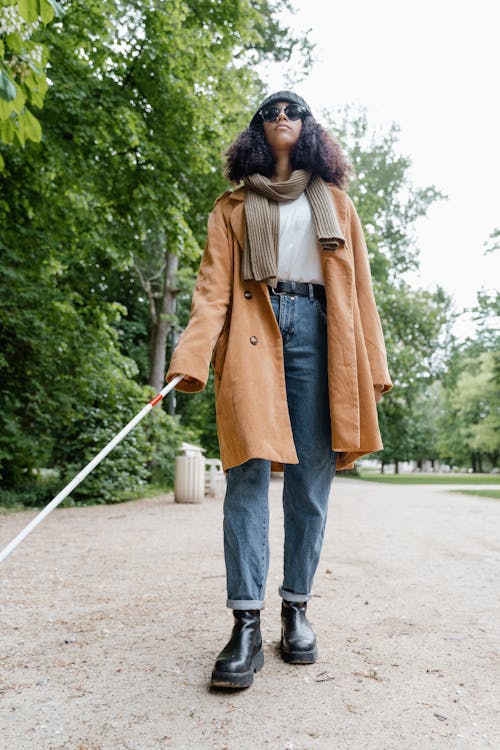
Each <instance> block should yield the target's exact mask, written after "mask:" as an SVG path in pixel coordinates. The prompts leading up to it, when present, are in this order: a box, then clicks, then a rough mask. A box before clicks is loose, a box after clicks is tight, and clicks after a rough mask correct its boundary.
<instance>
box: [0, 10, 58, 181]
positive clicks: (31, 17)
mask: <svg viewBox="0 0 500 750" xmlns="http://www.w3.org/2000/svg"><path fill="white" fill-rule="evenodd" d="M0 10H1V14H2V16H1V20H0V143H2V142H3V143H6V144H15V145H17V146H24V145H25V144H26V142H27V141H35V142H40V140H41V137H42V129H41V126H40V122H39V120H38V118H37V116H36V115H35V114H34V112H33V111H32V110H33V109H40V108H41V107H42V106H43V102H44V98H45V94H46V93H47V89H48V83H47V76H46V68H47V62H48V55H47V48H46V47H45V45H43V44H42V43H41V42H40V41H39V39H38V34H37V31H38V29H39V27H40V25H41V24H42V25H44V24H48V23H50V22H51V21H52V20H53V18H54V16H55V15H57V16H61V15H62V7H61V5H60V4H59V3H58V2H56V0H18V2H15V0H0ZM0 158H1V157H0ZM3 166H4V162H3V159H1V161H0V171H1V170H2V169H3Z"/></svg>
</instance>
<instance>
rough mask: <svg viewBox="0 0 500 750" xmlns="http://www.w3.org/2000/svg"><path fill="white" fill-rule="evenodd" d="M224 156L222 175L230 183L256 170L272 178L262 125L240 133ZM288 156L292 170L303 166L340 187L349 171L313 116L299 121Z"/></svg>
mask: <svg viewBox="0 0 500 750" xmlns="http://www.w3.org/2000/svg"><path fill="white" fill-rule="evenodd" d="M225 157H226V164H225V170H224V174H225V176H226V177H227V178H228V179H229V180H230V181H231V182H232V183H239V182H241V180H243V179H244V178H245V177H248V176H249V175H251V174H254V173H256V172H258V173H259V174H262V175H264V177H272V175H273V173H274V158H273V155H272V153H271V149H270V147H269V145H268V143H267V141H266V138H265V135H264V128H263V127H262V124H259V125H258V126H257V127H253V126H250V127H248V128H246V130H244V131H243V132H242V133H240V135H239V136H238V138H236V140H235V141H234V142H233V143H232V144H231V145H230V146H229V148H228V150H227V151H226V153H225ZM290 158H291V163H292V167H293V169H305V170H306V171H308V172H312V174H313V175H318V176H319V177H322V178H323V179H324V180H326V182H331V183H333V184H334V185H337V187H340V188H344V187H346V185H347V183H348V182H349V177H350V175H351V173H352V167H351V165H350V164H349V162H348V161H347V158H346V157H345V156H344V154H343V153H342V150H341V148H340V145H339V144H338V142H337V141H336V140H335V138H333V136H331V135H330V133H328V131H327V130H325V128H323V127H322V125H320V124H319V123H318V122H316V120H315V119H314V118H313V117H306V118H305V119H304V120H303V121H302V130H301V133H300V137H299V140H298V142H297V144H296V146H295V147H294V149H293V151H292V153H291V154H290Z"/></svg>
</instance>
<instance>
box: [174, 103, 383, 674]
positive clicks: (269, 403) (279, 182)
mask: <svg viewBox="0 0 500 750" xmlns="http://www.w3.org/2000/svg"><path fill="white" fill-rule="evenodd" d="M226 156H227V165H226V173H227V176H228V178H229V179H230V181H231V182H232V183H233V184H238V183H240V182H241V181H243V185H242V186H240V187H237V188H236V189H235V190H234V191H227V192H226V193H224V195H222V196H221V197H220V198H219V199H218V200H217V201H216V203H215V207H214V210H213V211H212V213H211V214H210V218H209V222H208V238H207V244H206V247H205V252H204V254H203V258H202V261H201V265H200V270H199V273H198V279H197V283H196V288H195V291H194V294H193V302H192V309H191V316H190V319H189V324H188V326H187V328H186V330H185V331H184V333H183V334H182V336H181V337H180V340H179V345H178V346H177V348H176V350H175V352H174V354H173V357H172V361H171V363H170V368H169V370H168V373H167V380H171V379H172V378H173V377H174V376H175V375H177V374H184V375H185V377H184V379H183V380H182V381H181V382H180V383H179V385H178V386H177V388H178V390H181V391H186V392H195V391H200V390H202V389H203V388H204V387H205V385H206V382H207V378H208V369H209V363H210V361H211V362H212V365H213V369H214V372H215V391H216V410H217V428H218V436H219V444H220V453H221V459H222V463H223V466H224V470H225V471H226V472H227V491H226V496H225V500H224V556H225V563H226V575H227V606H228V607H230V608H231V609H233V611H234V627H233V630H232V634H231V637H230V640H229V642H228V643H227V645H226V646H225V648H224V649H223V650H222V651H221V652H220V654H219V656H218V657H217V660H216V663H215V667H214V670H213V672H212V680H211V684H212V685H214V686H222V687H228V688H242V687H248V686H249V685H251V684H252V683H253V679H254V672H256V671H257V670H259V669H261V668H262V666H263V663H264V654H263V650H262V638H261V633H260V610H261V609H262V608H263V607H264V594H265V587H266V579H267V574H268V565H269V541H268V518H269V509H268V490H269V480H270V472H271V466H272V468H273V469H276V468H278V465H279V468H284V486H283V509H284V518H285V522H284V523H285V541H284V562H283V565H284V570H283V582H282V585H281V586H280V588H279V594H280V596H281V598H282V614H281V633H282V637H281V654H282V657H283V659H284V660H285V661H286V662H289V663H291V664H310V663H312V662H314V661H316V659H317V656H318V651H317V646H316V637H315V634H314V632H313V630H312V628H311V625H310V623H309V621H308V620H307V618H306V607H307V602H308V600H309V599H310V598H311V590H312V584H313V578H314V574H315V571H316V568H317V565H318V560H319V556H320V552H321V547H322V542H323V535H324V530H325V522H326V516H327V508H328V497H329V494H330V486H331V482H332V479H333V476H334V474H335V469H336V468H337V469H346V468H350V467H352V465H353V462H354V461H355V460H356V459H357V458H359V457H360V456H363V455H365V454H367V453H370V452H372V451H378V450H380V449H381V448H382V442H381V439H380V432H379V428H378V421H377V409H376V403H377V402H378V401H379V399H380V397H381V394H382V393H383V392H385V391H388V390H389V389H390V388H391V385H392V384H391V380H390V377H389V373H388V371H387V359H386V352H385V346H384V338H383V333H382V328H381V325H380V320H379V316H378V313H377V309H376V306H375V301H374V298H373V292H372V284H371V275H370V265H369V260H368V254H367V249H366V244H365V240H364V236H363V230H362V228H361V224H360V220H359V217H358V215H357V213H356V209H355V208H354V204H353V202H352V201H351V199H350V198H349V196H348V195H347V194H346V193H345V192H344V191H343V189H342V187H343V186H344V185H345V184H346V181H347V177H348V173H349V166H348V164H347V162H346V159H345V158H344V156H343V154H342V152H341V150H340V147H339V145H338V144H337V143H336V141H335V140H334V139H333V138H332V137H331V136H330V135H329V134H328V133H327V131H326V130H325V129H324V128H323V127H322V126H321V125H319V124H318V123H317V122H316V120H315V119H314V117H313V115H312V113H311V110H310V108H309V106H308V105H307V104H306V102H305V101H304V99H302V98H301V97H300V96H298V95H297V94H295V93H293V92H291V91H279V92H277V93H276V94H272V95H271V96H268V97H267V98H266V99H265V100H264V101H263V102H262V104H261V105H260V107H259V108H258V109H257V111H256V113H255V115H254V116H253V118H252V120H251V122H250V124H249V126H248V128H247V129H246V130H244V131H243V132H242V133H241V134H240V136H239V137H238V138H237V139H236V141H235V142H234V143H233V144H232V145H231V146H230V148H229V150H228V152H227V155H226Z"/></svg>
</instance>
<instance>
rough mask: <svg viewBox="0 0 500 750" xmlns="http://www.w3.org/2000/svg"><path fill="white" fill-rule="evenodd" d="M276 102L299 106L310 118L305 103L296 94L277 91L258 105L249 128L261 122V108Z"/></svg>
mask: <svg viewBox="0 0 500 750" xmlns="http://www.w3.org/2000/svg"><path fill="white" fill-rule="evenodd" d="M276 102H288V103H289V104H300V106H301V107H305V109H306V111H307V114H308V115H310V116H311V117H312V112H311V109H310V107H309V105H308V104H307V102H305V101H304V99H302V97H301V96H299V95H298V94H294V93H293V91H277V92H276V93H275V94H271V95H270V96H268V97H266V98H265V99H264V101H263V102H262V103H261V104H260V106H259V108H258V109H257V112H256V113H255V114H254V116H253V117H252V119H251V121H250V126H251V127H252V126H253V127H257V125H258V124H259V121H260V122H262V118H261V117H260V115H259V112H260V110H261V109H263V107H267V106H268V105H269V104H276Z"/></svg>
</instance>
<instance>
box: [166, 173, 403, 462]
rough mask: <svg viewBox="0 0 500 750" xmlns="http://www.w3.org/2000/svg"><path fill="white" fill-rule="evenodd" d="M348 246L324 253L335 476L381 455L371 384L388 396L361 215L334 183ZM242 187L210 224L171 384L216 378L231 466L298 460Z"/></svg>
mask: <svg viewBox="0 0 500 750" xmlns="http://www.w3.org/2000/svg"><path fill="white" fill-rule="evenodd" d="M331 190H332V193H333V198H334V202H335V207H336V210H337V215H338V219H339V222H340V226H341V228H342V230H343V233H344V237H345V239H346V243H345V246H344V247H339V248H338V249H337V250H335V251H321V256H322V267H323V274H324V282H325V289H326V297H327V331H328V334H327V335H328V386H329V394H330V415H331V426H332V449H333V450H335V451H336V452H337V453H338V456H337V469H346V468H350V467H351V466H352V464H353V462H354V461H355V460H356V459H357V458H359V457H360V456H363V455H365V454H367V453H371V452H372V451H377V450H380V449H381V448H382V441H381V438H380V432H379V428H378V421H377V409H376V402H375V395H374V385H381V386H383V391H388V390H389V389H390V388H391V386H392V384H391V380H390V377H389V373H388V370H387V359H386V352H385V346H384V338H383V333H382V328H381V325H380V319H379V316H378V312H377V308H376V306H375V301H374V298H373V292H372V285H371V275H370V266H369V261H368V254H367V250H366V243H365V239H364V236H363V230H362V228H361V223H360V220H359V217H358V215H357V213H356V210H355V208H354V204H353V203H352V201H351V199H350V198H349V196H348V195H347V194H346V193H345V192H344V191H343V190H340V189H339V188H336V187H334V186H331ZM244 200H245V188H238V189H237V190H235V191H234V192H226V193H225V194H224V195H223V196H222V197H221V198H219V199H218V201H217V202H216V204H215V208H214V210H213V211H212V213H211V214H210V217H209V221H208V238H207V244H206V247H205V251H204V254H203V258H202V261H201V265H200V270H199V274H198V279H197V282H196V287H195V291H194V294H193V301H192V309H191V317H190V320H189V324H188V326H187V327H186V329H185V331H184V332H183V334H182V335H181V337H180V340H179V344H178V346H177V348H176V350H175V352H174V354H173V357H172V360H171V362H170V367H169V370H168V372H167V376H166V378H167V381H169V380H171V379H172V378H173V377H174V376H175V375H178V374H181V373H182V374H184V375H189V376H191V377H192V378H195V381H196V382H194V383H187V382H185V381H181V382H180V383H179V385H178V386H177V389H178V390H181V391H187V392H196V391H200V390H202V389H203V388H204V387H205V385H206V382H207V379H208V371H209V364H210V362H211V361H212V365H213V368H214V373H215V392H216V412H217V431H218V436H219V445H220V452H221V459H222V464H223V466H224V469H225V470H227V469H230V468H231V467H233V466H237V465H238V464H241V463H243V462H245V461H248V460H249V459H251V458H265V459H269V460H271V461H272V462H273V463H274V464H275V466H274V467H273V468H277V467H276V464H283V463H289V464H294V463H298V458H297V454H296V451H295V446H294V441H293V435H292V429H291V424H290V419H289V415H288V407H287V397H286V387H285V372H284V364H283V347H282V339H281V333H280V330H279V328H278V324H277V322H276V318H275V316H274V313H273V310H272V307H271V303H270V299H269V292H268V288H267V286H266V284H265V283H264V282H258V281H243V280H242V279H241V274H240V260H241V251H242V248H243V244H244V236H245V215H244Z"/></svg>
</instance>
